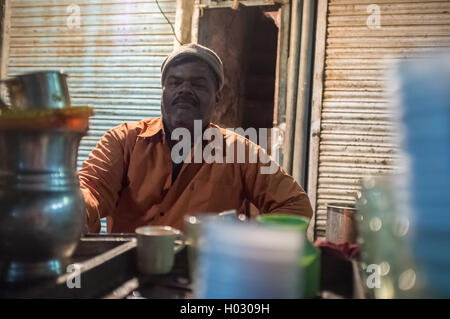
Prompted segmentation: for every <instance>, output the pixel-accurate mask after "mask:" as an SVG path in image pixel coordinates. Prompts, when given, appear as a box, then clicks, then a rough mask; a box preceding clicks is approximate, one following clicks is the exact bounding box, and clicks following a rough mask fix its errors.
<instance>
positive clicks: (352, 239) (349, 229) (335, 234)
mask: <svg viewBox="0 0 450 319" xmlns="http://www.w3.org/2000/svg"><path fill="white" fill-rule="evenodd" d="M357 237H358V225H357V220H356V208H355V206H354V205H345V204H328V205H327V229H326V239H327V241H329V242H333V243H342V242H349V243H352V244H354V243H356V240H357Z"/></svg>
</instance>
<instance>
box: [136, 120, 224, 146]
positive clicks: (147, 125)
mask: <svg viewBox="0 0 450 319" xmlns="http://www.w3.org/2000/svg"><path fill="white" fill-rule="evenodd" d="M208 127H215V128H218V129H220V127H219V126H217V125H216V124H213V123H209V125H208ZM159 133H161V137H162V138H163V140H165V135H166V134H165V131H164V125H163V120H162V117H161V116H160V117H157V118H152V119H149V120H147V121H145V122H144V128H143V129H142V131H141V133H140V134H139V135H138V136H139V137H153V136H156V135H158V134H159Z"/></svg>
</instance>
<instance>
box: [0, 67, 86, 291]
mask: <svg viewBox="0 0 450 319" xmlns="http://www.w3.org/2000/svg"><path fill="white" fill-rule="evenodd" d="M65 78H66V76H65V75H64V74H62V73H60V72H54V71H49V72H36V73H31V74H25V75H21V76H18V77H16V78H13V79H10V80H7V81H6V83H7V86H8V89H9V92H10V97H11V101H12V107H11V110H9V111H8V112H5V114H2V115H1V116H2V117H3V116H6V119H9V117H8V116H12V115H14V114H16V115H17V116H18V117H19V120H17V119H15V120H14V117H12V118H11V119H12V120H6V121H5V120H4V118H3V120H2V121H1V123H2V125H1V126H0V154H1V155H0V285H2V282H3V283H12V284H15V283H29V282H30V281H34V280H40V279H43V278H46V277H54V276H58V275H61V274H63V273H65V272H66V266H67V265H66V264H67V262H68V260H69V258H70V256H71V255H72V253H73V252H74V250H75V248H76V246H77V244H78V242H79V240H80V237H81V233H82V230H83V226H84V223H85V207H84V200H83V196H82V194H81V191H80V186H79V181H78V177H77V172H76V165H77V151H78V146H79V144H80V140H81V138H82V136H83V135H85V133H86V130H87V129H86V130H85V129H77V128H75V127H74V126H73V122H74V121H73V115H71V114H70V112H68V113H67V114H69V115H66V113H64V112H62V110H59V108H65V107H69V106H70V98H69V93H68V90H67V84H66V82H65ZM35 109H39V110H47V111H46V112H34V111H35ZM52 109H53V110H52ZM55 109H57V110H55ZM72 112H73V110H72ZM71 116H72V117H71ZM82 116H83V117H84V116H85V115H82ZM86 116H87V115H86ZM69 119H71V120H69ZM75 122H76V123H78V122H79V121H75ZM42 123H46V124H45V125H43V124H42Z"/></svg>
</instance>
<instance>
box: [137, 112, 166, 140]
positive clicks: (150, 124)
mask: <svg viewBox="0 0 450 319" xmlns="http://www.w3.org/2000/svg"><path fill="white" fill-rule="evenodd" d="M158 133H161V134H162V135H163V136H164V135H165V134H164V127H163V121H162V117H157V118H152V119H149V120H146V121H145V122H144V127H143V129H142V131H141V133H140V134H139V135H138V136H139V137H152V136H155V135H157V134H158Z"/></svg>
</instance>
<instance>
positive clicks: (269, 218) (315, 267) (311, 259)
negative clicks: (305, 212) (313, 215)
mask: <svg viewBox="0 0 450 319" xmlns="http://www.w3.org/2000/svg"><path fill="white" fill-rule="evenodd" d="M256 221H257V222H258V223H259V224H260V225H263V226H267V227H278V228H280V227H282V228H288V229H295V230H298V231H300V232H302V233H303V234H304V236H305V247H304V250H303V255H302V258H301V260H300V267H302V269H303V273H304V275H305V278H304V279H305V280H304V287H303V294H302V295H303V297H304V298H315V297H316V296H317V295H318V293H319V289H320V250H319V248H317V247H316V246H314V245H313V244H312V243H311V242H310V241H309V240H307V239H306V230H307V229H308V226H309V219H308V218H306V217H303V216H297V215H288V214H264V215H259V216H257V217H256Z"/></svg>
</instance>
